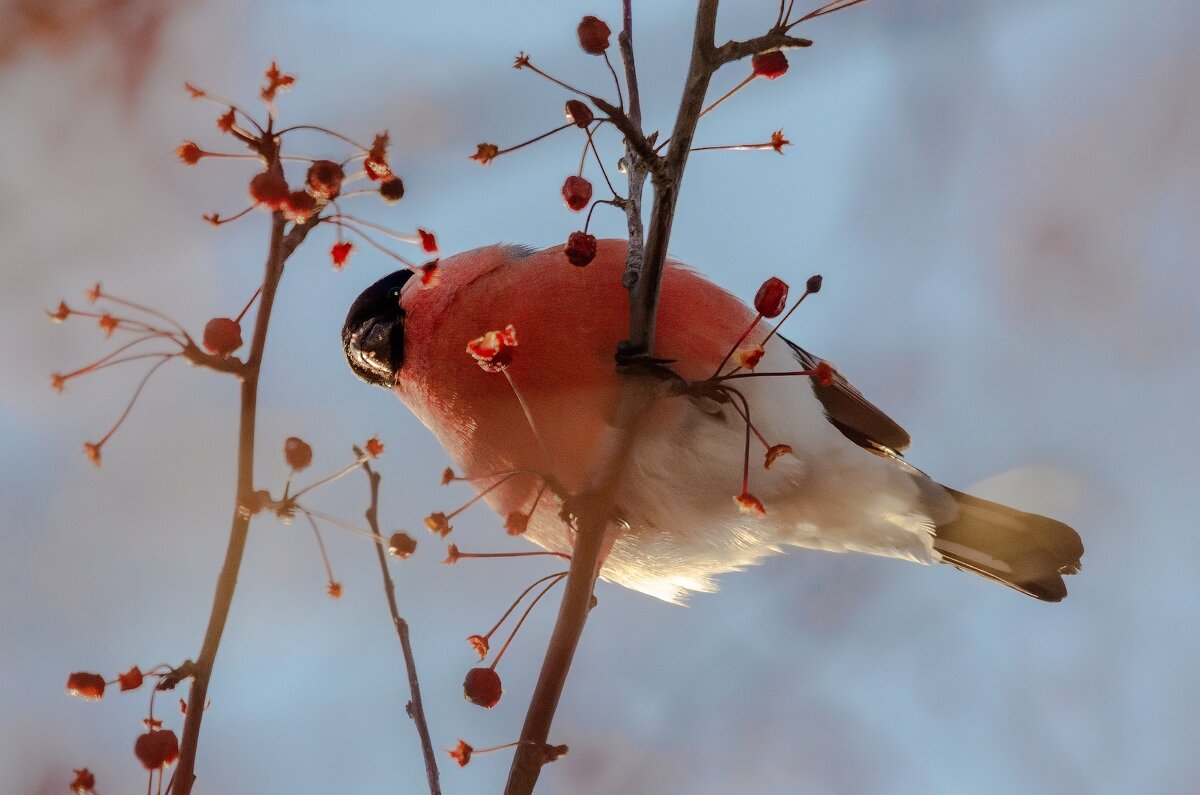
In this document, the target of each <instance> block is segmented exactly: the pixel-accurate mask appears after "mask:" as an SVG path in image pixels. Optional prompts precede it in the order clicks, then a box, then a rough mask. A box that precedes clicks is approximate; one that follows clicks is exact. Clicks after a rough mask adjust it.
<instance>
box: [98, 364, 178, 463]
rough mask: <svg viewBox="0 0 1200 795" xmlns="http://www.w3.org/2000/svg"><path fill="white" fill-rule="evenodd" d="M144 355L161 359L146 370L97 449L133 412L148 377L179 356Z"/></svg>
mask: <svg viewBox="0 0 1200 795" xmlns="http://www.w3.org/2000/svg"><path fill="white" fill-rule="evenodd" d="M146 355H147V356H156V355H157V356H160V357H162V360H161V361H159V362H158V363H157V364H155V365H154V366H153V367H151V368H150V369H149V370H147V371H146V374H145V375H144V376H142V380H141V381H140V382H139V383H138V385H137V389H135V390H134V391H133V397H131V398H130V399H129V402H128V403H127V404H125V410H124V411H122V412H121V416H120V417H118V418H117V422H116V424H114V425H113V426H112V428H110V429H109V431H108V433H106V434H104V438H103V439H101V440H100V441H98V442H96V446H97V447H103V446H104V443H105V442H107V441H108V440H109V438H110V437H111V436H112V435H113V434H114V433H116V432H117V428H120V427H121V424H122V423H123V422H125V418H126V417H128V416H129V412H130V411H132V410H133V404H134V403H137V399H138V397H139V396H141V394H142V390H143V389H145V387H146V382H147V381H149V380H150V377H151V376H152V375H154V374H155V373H156V372H157V371H158V368H160V367H162V366H163V365H164V364H166V363H167V362H169V361H171V360H172V359H174V358H175V357H176V356H178V355H179V354H178V353H160V354H146ZM138 358H141V357H138ZM110 364H111V362H110Z"/></svg>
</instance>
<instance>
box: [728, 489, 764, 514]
mask: <svg viewBox="0 0 1200 795" xmlns="http://www.w3.org/2000/svg"><path fill="white" fill-rule="evenodd" d="M733 501H734V502H735V503H737V507H738V510H739V511H741V512H742V513H748V514H750V515H751V516H766V515H767V511H766V509H764V508H763V504H762V502H760V501H759V499H758V497H755V496H754V495H753V494H751V493H750V492H748V491H743V492H742V493H741V494H739V495H737V496H736V497H734V498H733Z"/></svg>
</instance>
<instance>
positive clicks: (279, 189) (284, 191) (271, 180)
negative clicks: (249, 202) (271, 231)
mask: <svg viewBox="0 0 1200 795" xmlns="http://www.w3.org/2000/svg"><path fill="white" fill-rule="evenodd" d="M250 198H251V199H254V203H255V204H261V205H263V206H264V207H266V208H267V209H268V210H278V209H279V208H280V207H282V206H283V203H284V202H285V201H287V198H288V184H287V180H285V179H284V178H283V174H281V173H279V172H278V171H264V172H262V173H261V174H256V175H255V176H254V179H252V180H250Z"/></svg>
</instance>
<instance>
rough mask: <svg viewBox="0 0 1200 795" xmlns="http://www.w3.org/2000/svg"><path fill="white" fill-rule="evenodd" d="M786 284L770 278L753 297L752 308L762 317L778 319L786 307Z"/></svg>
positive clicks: (780, 280)
mask: <svg viewBox="0 0 1200 795" xmlns="http://www.w3.org/2000/svg"><path fill="white" fill-rule="evenodd" d="M787 297H788V286H787V282H785V281H783V280H782V279H777V278H776V277H774V276H772V277H771V278H769V279H767V280H766V281H765V282H763V283H762V287H759V288H758V293H756V294H755V296H754V308H755V309H757V310H758V313H759V314H760V315H762V316H763V317H778V316H779V313H780V312H782V311H783V310H784V307H786V306H787Z"/></svg>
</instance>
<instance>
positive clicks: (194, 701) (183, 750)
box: [173, 213, 314, 795]
mask: <svg viewBox="0 0 1200 795" xmlns="http://www.w3.org/2000/svg"><path fill="white" fill-rule="evenodd" d="M285 224H286V222H285V221H284V218H283V216H282V214H280V213H275V214H274V215H273V216H272V218H271V237H270V245H269V248H268V253H267V262H266V266H265V269H264V270H265V272H264V275H263V290H262V297H261V299H260V303H259V306H258V315H257V316H256V317H255V320H254V336H253V338H252V339H251V343H250V353H249V355H248V356H247V358H246V362H245V364H244V368H243V377H242V387H241V410H240V412H239V418H238V465H237V492H236V494H237V496H236V500H235V503H234V510H233V520H232V523H231V526H230V529H229V543H228V546H227V547H226V550H225V562H224V564H222V566H221V573H220V575H219V576H218V577H217V588H216V593H215V594H214V596H213V606H212V612H211V613H210V615H209V619H208V629H207V630H206V631H205V633H204V643H203V645H202V646H201V647H200V655H199V656H198V657H197V658H196V662H195V666H194V667H193V669H192V672H193V674H192V686H191V690H190V692H189V693H188V705H187V714H186V715H185V716H184V720H183V737H182V738H181V740H180V743H179V766H178V768H176V770H175V776H174V781H173V785H174V792H175V793H176V795H189V793H191V791H192V784H194V783H195V780H196V773H195V768H196V751H197V747H198V745H199V742H200V723H201V721H202V720H203V719H204V703H205V701H207V697H208V684H209V681H210V680H211V678H212V671H213V665H214V664H215V663H216V659H217V651H218V649H219V648H220V645H221V637H222V635H223V634H224V632H225V622H226V620H227V619H228V618H229V609H230V607H231V606H232V605H233V593H234V590H235V589H236V588H237V580H238V571H239V570H240V569H241V566H242V555H243V553H244V552H245V549H246V538H247V536H248V535H249V530H250V516H249V514H248V513H246V512H245V511H244V510H241V509H240V508H239V506H242V505H246V504H249V501H250V495H251V492H253V490H254V432H255V421H256V418H257V413H258V379H259V374H260V372H261V370H262V358H263V351H264V349H265V348H266V344H267V329H268V328H269V326H270V322H271V309H272V308H273V306H274V303H275V292H276V290H277V289H278V288H279V280H280V279H281V278H282V277H283V265H284V262H285V261H286V260H287V258H288V257H289V256H291V254H292V252H293V251H295V249H296V246H298V245H300V242H301V241H302V240H304V238H305V236H307V235H308V233H309V231H310V230H311V229H312V227H313V226H314V225H313V224H305V225H293V226H292V229H291V231H290V232H288V233H287V234H286V235H285V234H284V226H285Z"/></svg>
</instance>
